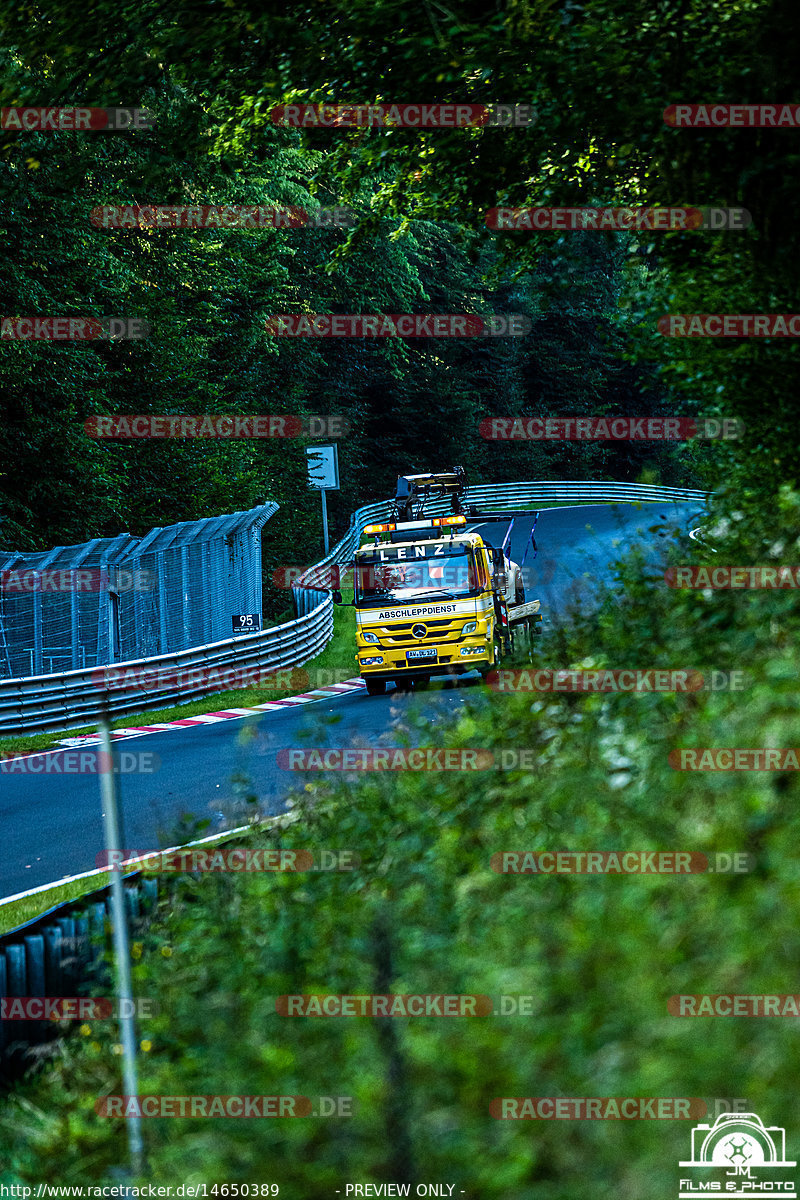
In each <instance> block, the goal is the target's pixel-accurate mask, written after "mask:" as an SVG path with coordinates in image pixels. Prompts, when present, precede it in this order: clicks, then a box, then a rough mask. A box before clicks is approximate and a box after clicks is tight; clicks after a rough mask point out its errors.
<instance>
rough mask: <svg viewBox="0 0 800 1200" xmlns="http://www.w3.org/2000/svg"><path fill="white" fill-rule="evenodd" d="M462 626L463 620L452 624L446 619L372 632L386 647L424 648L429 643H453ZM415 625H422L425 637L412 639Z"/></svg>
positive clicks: (388, 627)
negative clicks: (425, 630)
mask: <svg viewBox="0 0 800 1200" xmlns="http://www.w3.org/2000/svg"><path fill="white" fill-rule="evenodd" d="M463 624H464V621H463V620H459V621H456V622H455V623H454V622H453V620H452V618H451V617H447V618H446V619H445V620H444V621H425V620H421V619H420V620H417V621H403V622H402V623H401V624H399V625H392V626H384V627H382V628H380V629H376V630H374V632H375V633H377V634H378V637H379V638H380V639H381V642H383V643H384V645H387V646H405V645H409V646H424V644H425V642H429V641H434V640H435V641H439V642H445V641H454V640H455V639H456V638H457V637H458V635H459V633H460V631H461V627H462V625H463ZM416 625H424V626H425V628H426V629H427V631H428V632H427V633H426V634H425V637H421V638H418V637H414V635H413V633H412V632H411V631H412V629H413V628H414V627H415V626H416Z"/></svg>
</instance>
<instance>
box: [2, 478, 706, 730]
mask: <svg viewBox="0 0 800 1200" xmlns="http://www.w3.org/2000/svg"><path fill="white" fill-rule="evenodd" d="M708 495H709V493H707V492H701V491H697V490H696V489H693V488H667V487H658V486H655V485H650V484H638V483H614V482H609V483H602V482H601V483H598V482H596V481H592V480H585V481H578V482H569V483H551V482H541V481H538V480H530V481H528V482H523V483H495V484H483V485H478V486H475V487H470V488H468V489H467V492H466V499H465V504H466V505H467V506H469V505H478V506H487V505H488V506H490V507H491V508H493V509H496V508H498V507H501V508H502V507H508V508H513V507H517V508H525V507H531V506H535V505H537V504H544V503H548V502H549V503H552V502H558V501H572V502H575V503H579V502H580V501H582V500H595V501H600V502H606V503H614V502H623V503H631V502H635V501H643V502H650V501H655V502H658V501H673V500H675V501H688V502H694V503H697V504H698V505H702V504H703V503H704V502H705V501H706V500H707V498H708ZM391 508H392V502H391V501H378V502H376V503H373V504H367V505H364V506H363V507H362V508H359V509H358V510H357V511H356V512H355V513H354V514H353V517H352V520H351V522H350V527H349V528H348V530H347V533H346V534H345V535H344V537H343V538H342V539H341V541H340V542H338V544H337V545H336V546H334V548H333V549H332V550H331V552H330V554H328V555H327V556H326V557H325V558H324V559H322V560H321V561H320V562H318V563H316V564H315V565H314V566H313V567H310V568H309V569H308V570H307V571H306V572H305V573H304V575H303V576H301V577H300V579H299V580H298V583H297V584H296V585H295V587H293V588H292V592H293V594H294V596H295V603H296V605H297V611H298V613H300V614H301V615H299V616H298V617H297V618H296V620H294V621H288V622H286V623H285V624H283V625H277V626H273V627H272V628H270V629H265V630H262V631H261V632H260V633H254V634H244V635H239V636H237V637H235V638H228V639H226V640H225V641H221V642H212V643H210V644H208V645H206V646H197V647H194V648H193V649H191V650H181V651H178V652H176V653H172V654H162V655H158V656H156V657H152V658H142V659H135V660H131V661H128V662H123V663H115V664H113V665H112V666H109V667H108V668H102V667H97V668H92V669H87V668H83V669H81V670H76V671H66V672H63V673H60V674H54V675H33V676H27V677H26V678H22V679H0V734H24V733H42V732H50V731H54V730H62V729H64V730H67V729H80V728H82V727H84V726H88V725H94V724H96V723H97V720H98V718H99V716H100V711H101V703H102V684H101V683H100V682H99V681H100V680H101V679H102V676H103V672H104V670H109V671H111V670H113V671H119V672H125V673H127V674H128V676H129V677H131V676H134V675H135V674H136V673H137V672H142V673H144V672H149V673H150V674H151V675H154V676H155V675H157V674H158V673H160V674H161V676H162V679H163V678H164V677H166V678H167V679H169V678H170V677H173V678H174V679H175V682H174V684H171V685H168V686H164V685H163V684H162V686H160V687H159V686H158V685H157V683H154V686H153V687H149V686H148V687H146V688H144V687H139V688H132V687H131V688H125V689H124V690H122V689H119V690H117V689H112V690H109V691H108V693H107V694H108V708H109V713H110V715H111V717H112V718H119V717H122V716H125V714H126V713H139V712H146V711H147V710H148V709H157V708H165V707H167V706H168V705H170V704H176V703H180V702H182V701H186V700H191V699H194V698H197V697H199V696H205V695H210V694H213V693H214V692H218V691H220V690H224V689H225V684H224V682H219V681H215V680H214V679H213V678H212V679H210V680H209V678H208V673H209V672H211V671H212V670H214V669H216V670H217V671H223V670H225V669H226V668H235V669H236V670H242V671H244V670H246V669H248V668H261V669H262V670H267V671H278V670H280V669H282V668H286V667H299V666H302V665H303V663H305V662H308V660H309V659H311V658H313V657H314V656H315V655H316V654H318V653H319V652H320V651H321V650H322V649H323V648H324V647H325V646H326V645H327V643H328V641H329V640H330V638H331V637H332V635H333V602H332V599H331V596H330V593H329V591H328V590H327V587H329V585H326V584H325V582H324V581H323V582H322V584H320V579H321V578H323V579H324V574H325V573H324V571H323V570H322V568H324V567H326V566H329V565H333V564H337V565H340V566H344V565H346V564H347V563H349V562H351V561H352V558H353V554H354V553H355V551H356V550H357V549H358V547H359V544H360V542H361V536H362V533H363V530H364V526H365V525H369V524H370V523H371V522H373V521H379V520H381V519H383V518H386V517H388V515H389V513H390V511H391ZM449 511H450V506H449V499H448V497H435V498H433V499H432V500H431V501H430V502H429V505H428V512H430V513H431V515H434V516H435V515H441V514H443V513H446V512H449ZM304 579H305V580H306V586H305V587H303V586H302V584H303V580H304ZM315 580H316V584H315ZM193 669H194V670H195V671H196V672H200V671H202V672H203V675H204V678H197V679H196V680H194V681H193V680H192V676H191V672H192V670H193ZM179 677H180V678H179Z"/></svg>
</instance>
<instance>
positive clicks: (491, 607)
mask: <svg viewBox="0 0 800 1200" xmlns="http://www.w3.org/2000/svg"><path fill="white" fill-rule="evenodd" d="M465 486H466V484H465V477H464V471H463V469H462V468H460V467H456V468H454V469H453V470H452V471H445V472H439V473H436V474H426V475H403V476H400V478H399V479H398V481H397V494H396V496H395V504H394V511H393V514H392V519H391V520H389V521H387V522H384V523H381V524H376V525H368V526H367V527H366V528H365V530H364V535H365V536H366V537H368V538H372V539H373V541H372V543H371V544H367V545H364V546H362V547H361V549H359V550H358V551H356V554H355V560H354V563H353V574H354V600H353V604H354V606H355V609H356V646H357V650H356V656H355V657H356V661H357V662H358V667H359V671H360V674H361V676H362V678H363V679H364V681H365V683H366V686H367V691H368V693H369V694H370V695H371V696H378V695H381V694H382V693H383V692H384V691H385V690H386V684H387V683H388V682H389V681H393V682H394V684H395V686H396V687H397V688H398V689H399V690H401V691H407V690H409V689H410V688H411V687H412V685H413V686H415V687H417V688H420V687H421V688H424V687H427V685H428V683H429V682H430V679H431V676H434V675H449V676H456V675H461V674H464V673H465V672H467V671H473V670H476V669H477V670H478V671H480V673H481V674H482V675H486V674H487V673H488V672H489V671H490V670H492V668H493V667H495V666H496V665H497V663H498V662H499V661H500V659H501V657H502V656H503V655H504V654H505V653H506V652H507V651H508V650H509V649H511V647H512V646H513V644H514V639H515V636H518V635H520V634H525V635H528V636H529V635H530V633H531V632H533V631H534V630H537V631H538V622H540V621H541V614H540V612H539V608H540V602H539V601H538V600H534V601H530V602H528V603H526V601H525V593H524V587H523V584H522V572H521V568H520V567H519V566H518V565H517V564H516V563H515V562H513V561H512V560H511V557H510V554H509V552H508V545H509V542H510V537H511V530H512V528H513V525H514V520H515V518H514V516H513V514H509V513H478V512H477V511H476V510H474V509H472V510H470V511H469V514H468V515H467V514H465V513H464V511H463V504H462V493H463V491H464V489H465ZM448 494H449V495H450V497H451V508H452V510H453V511H452V512H451V514H449V515H447V516H437V517H430V516H425V514H424V506H425V501H426V500H427V499H428V498H429V497H431V496H442V495H448ZM538 515H539V514H538V513H536V515H535V517H536V519H538ZM475 524H478V525H481V526H486V525H487V524H490V525H491V526H492V529H493V530H494V529H495V528H499V529H500V530H501V531H502V529H503V527H504V526H507V531H506V534H505V538H504V539H503V540H502V542H501V545H499V546H497V545H493V544H490V542H489V540H488V535H487V532H486V530H485V529H484V532H483V533H480V532H478V531H477V530H476V529H474V528H470V526H474V525H475ZM535 524H536V520H534V524H533V528H532V529H531V533H530V538H529V541H528V544H527V545H526V551H525V552H526V554H527V551H528V549H529V548H530V546H531V545H532V546H533V549H534V555H535V553H536V543H535V541H534V539H533V533H534V529H535ZM494 540H499V538H495V539H494ZM523 561H524V559H523ZM334 600H335V601H336V602H337V603H341V593H340V592H335V593H334Z"/></svg>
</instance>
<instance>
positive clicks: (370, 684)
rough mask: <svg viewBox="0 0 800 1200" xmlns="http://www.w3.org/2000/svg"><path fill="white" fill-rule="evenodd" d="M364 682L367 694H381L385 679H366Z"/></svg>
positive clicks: (384, 688)
mask: <svg viewBox="0 0 800 1200" xmlns="http://www.w3.org/2000/svg"><path fill="white" fill-rule="evenodd" d="M365 682H366V685H367V695H368V696H382V695H383V693H384V692H385V691H386V680H385V679H367V680H365Z"/></svg>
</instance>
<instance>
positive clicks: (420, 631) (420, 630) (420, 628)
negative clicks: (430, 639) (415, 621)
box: [411, 625, 428, 638]
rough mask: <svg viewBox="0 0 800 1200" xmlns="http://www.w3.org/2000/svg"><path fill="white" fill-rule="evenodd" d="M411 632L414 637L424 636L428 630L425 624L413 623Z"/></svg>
mask: <svg viewBox="0 0 800 1200" xmlns="http://www.w3.org/2000/svg"><path fill="white" fill-rule="evenodd" d="M411 632H412V633H413V635H414V637H415V638H424V637H425V634H426V633H427V632H428V629H427V626H426V625H413V626H412V628H411Z"/></svg>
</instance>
